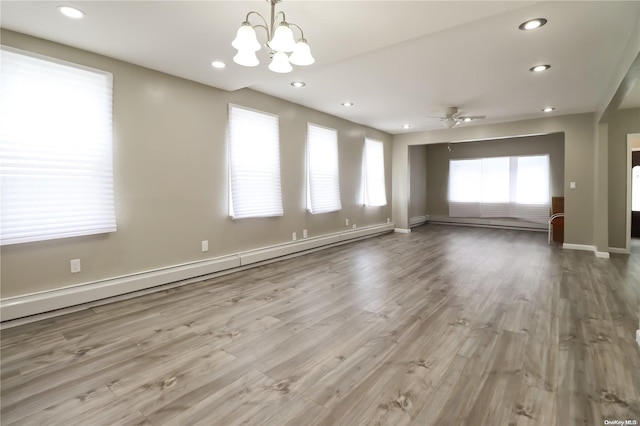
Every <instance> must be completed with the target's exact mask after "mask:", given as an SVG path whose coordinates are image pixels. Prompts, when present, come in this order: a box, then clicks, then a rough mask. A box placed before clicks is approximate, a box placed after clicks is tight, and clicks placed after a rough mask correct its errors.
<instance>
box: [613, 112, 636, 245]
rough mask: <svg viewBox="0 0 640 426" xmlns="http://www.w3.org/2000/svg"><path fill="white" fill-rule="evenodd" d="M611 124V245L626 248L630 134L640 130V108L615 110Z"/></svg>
mask: <svg viewBox="0 0 640 426" xmlns="http://www.w3.org/2000/svg"><path fill="white" fill-rule="evenodd" d="M608 124H609V135H608V137H609V247H614V248H622V249H624V248H625V247H626V244H627V240H626V238H627V236H626V232H627V230H626V223H627V169H626V164H627V134H629V133H640V108H630V109H621V110H617V111H614V112H613V113H611V114H609V117H608ZM629 208H631V207H629ZM629 232H630V231H629Z"/></svg>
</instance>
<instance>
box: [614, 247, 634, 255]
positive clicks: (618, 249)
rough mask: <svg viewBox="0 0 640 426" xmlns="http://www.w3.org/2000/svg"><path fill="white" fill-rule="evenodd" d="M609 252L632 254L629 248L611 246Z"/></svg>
mask: <svg viewBox="0 0 640 426" xmlns="http://www.w3.org/2000/svg"><path fill="white" fill-rule="evenodd" d="M609 253H615V254H630V253H631V252H630V251H629V250H627V249H626V248H619V247H609Z"/></svg>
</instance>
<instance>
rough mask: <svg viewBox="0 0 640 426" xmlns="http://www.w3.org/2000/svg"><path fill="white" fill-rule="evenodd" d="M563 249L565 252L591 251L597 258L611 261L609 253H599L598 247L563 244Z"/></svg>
mask: <svg viewBox="0 0 640 426" xmlns="http://www.w3.org/2000/svg"><path fill="white" fill-rule="evenodd" d="M562 248H563V249H565V250H583V251H591V252H593V254H594V255H595V256H596V257H599V258H601V259H609V257H610V255H609V252H608V251H598V248H597V247H596V246H590V245H584V244H570V243H564V244H562Z"/></svg>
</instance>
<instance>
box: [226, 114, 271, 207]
mask: <svg viewBox="0 0 640 426" xmlns="http://www.w3.org/2000/svg"><path fill="white" fill-rule="evenodd" d="M278 126H279V124H278V116H277V115H272V114H266V113H263V112H259V111H254V110H250V109H247V108H242V107H238V106H235V105H229V215H230V216H231V217H232V218H234V219H240V218H247V217H269V216H282V215H283V209H282V188H281V183H280V134H279V127H278Z"/></svg>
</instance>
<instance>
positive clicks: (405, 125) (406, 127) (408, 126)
mask: <svg viewBox="0 0 640 426" xmlns="http://www.w3.org/2000/svg"><path fill="white" fill-rule="evenodd" d="M402 128H403V129H410V128H411V124H409V123H406V124H403V125H402Z"/></svg>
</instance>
